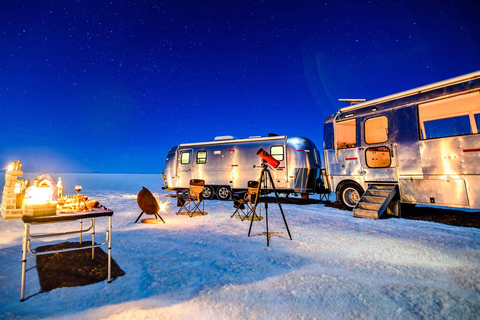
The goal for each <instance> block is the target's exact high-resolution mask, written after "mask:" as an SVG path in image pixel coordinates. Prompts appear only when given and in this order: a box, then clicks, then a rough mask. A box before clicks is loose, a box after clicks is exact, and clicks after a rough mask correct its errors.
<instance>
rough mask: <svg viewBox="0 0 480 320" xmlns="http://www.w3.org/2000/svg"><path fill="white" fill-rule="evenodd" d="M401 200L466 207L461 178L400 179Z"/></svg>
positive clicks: (463, 184)
mask: <svg viewBox="0 0 480 320" xmlns="http://www.w3.org/2000/svg"><path fill="white" fill-rule="evenodd" d="M399 186H400V199H401V202H407V203H422V204H437V205H449V206H460V207H468V206H469V203H468V197H467V189H466V185H465V180H463V179H436V178H432V179H430V178H428V177H425V178H424V179H413V178H412V179H400V181H399Z"/></svg>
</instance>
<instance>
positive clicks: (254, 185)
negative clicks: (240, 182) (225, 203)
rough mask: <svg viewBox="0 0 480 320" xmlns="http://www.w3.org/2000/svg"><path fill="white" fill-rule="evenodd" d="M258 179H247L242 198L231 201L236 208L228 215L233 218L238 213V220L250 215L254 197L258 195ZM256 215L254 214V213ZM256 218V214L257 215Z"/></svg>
mask: <svg viewBox="0 0 480 320" xmlns="http://www.w3.org/2000/svg"><path fill="white" fill-rule="evenodd" d="M258 187H259V183H258V181H248V188H247V193H245V195H244V196H243V199H236V200H234V202H233V207H234V208H236V210H235V212H234V213H233V214H232V215H231V216H230V218H233V217H234V216H235V215H238V217H239V218H240V220H242V221H243V220H245V219H246V218H248V217H250V216H251V214H252V212H253V205H254V204H255V199H256V198H257V195H258V192H259V190H258ZM255 215H256V214H255ZM257 218H258V216H257Z"/></svg>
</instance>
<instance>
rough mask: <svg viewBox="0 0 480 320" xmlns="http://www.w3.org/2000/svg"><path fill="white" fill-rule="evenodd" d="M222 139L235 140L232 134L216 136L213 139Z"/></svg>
mask: <svg viewBox="0 0 480 320" xmlns="http://www.w3.org/2000/svg"><path fill="white" fill-rule="evenodd" d="M222 140H235V137H234V136H218V137H215V141H222Z"/></svg>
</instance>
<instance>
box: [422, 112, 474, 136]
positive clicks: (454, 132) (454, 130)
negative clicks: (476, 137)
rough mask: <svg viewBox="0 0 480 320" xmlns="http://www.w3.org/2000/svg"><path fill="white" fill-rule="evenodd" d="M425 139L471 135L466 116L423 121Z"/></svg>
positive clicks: (468, 120)
mask: <svg viewBox="0 0 480 320" xmlns="http://www.w3.org/2000/svg"><path fill="white" fill-rule="evenodd" d="M423 126H424V128H425V139H434V138H443V137H451V136H461V135H464V134H471V133H472V130H471V129H470V119H469V117H468V115H464V116H459V117H451V118H444V119H437V120H430V121H424V122H423Z"/></svg>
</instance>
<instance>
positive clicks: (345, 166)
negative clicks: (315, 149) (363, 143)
mask: <svg viewBox="0 0 480 320" xmlns="http://www.w3.org/2000/svg"><path fill="white" fill-rule="evenodd" d="M337 153H338V156H335V151H334V150H328V151H327V159H326V160H325V161H328V163H329V169H330V175H360V174H362V173H363V168H362V167H363V166H362V158H361V153H360V150H359V149H358V148H349V149H338V150H337Z"/></svg>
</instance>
